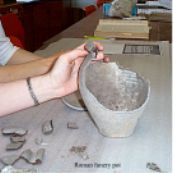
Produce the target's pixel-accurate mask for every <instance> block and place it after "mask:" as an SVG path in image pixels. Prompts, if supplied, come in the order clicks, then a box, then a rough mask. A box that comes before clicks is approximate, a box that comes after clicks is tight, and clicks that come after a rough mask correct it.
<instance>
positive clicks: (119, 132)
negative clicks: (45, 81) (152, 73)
mask: <svg viewBox="0 0 173 173" xmlns="http://www.w3.org/2000/svg"><path fill="white" fill-rule="evenodd" d="M91 59H92V56H91V54H89V55H88V56H87V57H86V58H85V60H84V62H83V64H82V66H81V68H80V72H79V89H80V93H81V96H82V98H83V101H84V103H85V105H86V107H87V109H88V111H89V114H90V117H91V118H92V120H93V121H94V124H95V125H96V126H97V127H98V130H99V131H100V133H101V134H102V135H104V136H107V137H128V136H130V135H131V134H132V133H133V132H134V129H135V127H136V125H137V122H138V119H139V117H140V116H141V115H142V112H143V110H144V109H145V107H146V104H147V102H148V99H149V93H150V87H149V83H148V82H147V81H146V80H145V79H144V78H143V77H141V76H140V75H139V74H137V73H135V72H133V71H130V70H127V69H123V68H118V66H117V65H116V63H113V62H112V63H107V64H106V63H102V62H97V63H91Z"/></svg>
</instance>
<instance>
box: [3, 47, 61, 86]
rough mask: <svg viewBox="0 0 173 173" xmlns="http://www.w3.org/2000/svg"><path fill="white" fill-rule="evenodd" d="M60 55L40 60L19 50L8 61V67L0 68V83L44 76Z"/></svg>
mask: <svg viewBox="0 0 173 173" xmlns="http://www.w3.org/2000/svg"><path fill="white" fill-rule="evenodd" d="M60 54H62V52H59V53H57V54H55V55H54V56H52V57H49V58H41V57H39V56H37V55H35V54H33V53H30V52H27V51H25V50H22V49H19V50H18V51H16V53H15V54H14V55H13V57H12V58H11V60H10V61H9V65H7V66H3V67H0V83H2V82H11V81H16V80H20V79H25V78H27V77H34V76H39V75H42V74H45V73H47V72H48V71H49V70H50V69H51V67H52V65H53V63H54V62H55V61H56V59H57V58H58V57H59V56H60Z"/></svg>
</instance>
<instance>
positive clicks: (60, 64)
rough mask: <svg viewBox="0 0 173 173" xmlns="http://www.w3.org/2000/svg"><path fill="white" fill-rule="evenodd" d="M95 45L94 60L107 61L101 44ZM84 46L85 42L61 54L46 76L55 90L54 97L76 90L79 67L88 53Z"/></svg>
mask: <svg viewBox="0 0 173 173" xmlns="http://www.w3.org/2000/svg"><path fill="white" fill-rule="evenodd" d="M95 45H96V47H97V48H98V50H99V52H98V54H97V59H96V60H103V61H104V62H108V61H109V58H108V57H105V56H104V54H103V46H102V45H101V44H99V43H95ZM84 47H85V44H83V45H81V46H79V47H77V48H76V49H73V50H71V51H69V52H66V53H64V54H62V55H61V56H60V57H59V58H58V59H57V61H56V62H55V64H54V66H53V69H52V70H51V72H50V73H48V75H47V77H48V79H49V81H50V85H51V86H52V87H53V89H54V90H56V93H57V94H56V97H62V96H65V95H68V94H70V93H72V92H74V91H76V90H77V88H78V73H79V68H80V65H81V64H82V62H83V60H84V58H85V57H86V55H87V54H88V52H87V51H86V50H85V48H84Z"/></svg>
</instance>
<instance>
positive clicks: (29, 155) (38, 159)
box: [21, 148, 45, 164]
mask: <svg viewBox="0 0 173 173" xmlns="http://www.w3.org/2000/svg"><path fill="white" fill-rule="evenodd" d="M44 154H45V149H43V148H41V149H39V150H38V151H37V152H36V153H34V152H32V151H31V150H30V149H28V150H25V151H23V152H22V154H21V158H23V159H24V160H26V161H27V162H28V163H31V164H39V163H42V161H43V158H44Z"/></svg>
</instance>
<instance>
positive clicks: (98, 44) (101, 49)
mask: <svg viewBox="0 0 173 173" xmlns="http://www.w3.org/2000/svg"><path fill="white" fill-rule="evenodd" d="M93 43H94V44H95V46H96V47H97V49H98V50H99V51H103V46H102V45H101V43H99V42H93ZM86 44H87V43H84V44H82V45H80V46H78V47H77V48H76V49H81V50H85V45H86Z"/></svg>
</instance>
